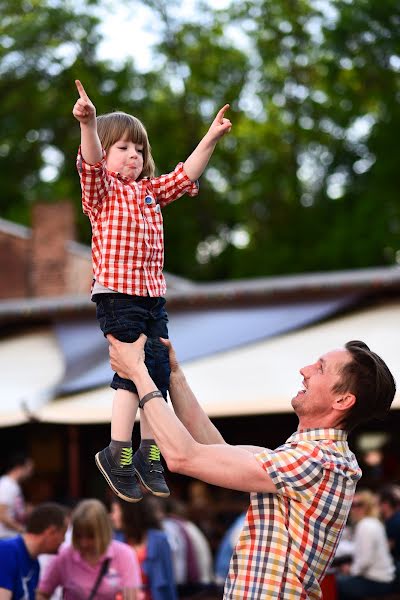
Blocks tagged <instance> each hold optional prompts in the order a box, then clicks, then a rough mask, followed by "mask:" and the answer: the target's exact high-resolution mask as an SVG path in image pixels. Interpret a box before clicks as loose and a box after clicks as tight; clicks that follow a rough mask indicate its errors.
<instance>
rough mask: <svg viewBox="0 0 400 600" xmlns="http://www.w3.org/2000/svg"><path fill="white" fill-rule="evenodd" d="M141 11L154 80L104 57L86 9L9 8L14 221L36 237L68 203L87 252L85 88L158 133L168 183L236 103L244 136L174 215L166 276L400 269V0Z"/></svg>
mask: <svg viewBox="0 0 400 600" xmlns="http://www.w3.org/2000/svg"><path fill="white" fill-rule="evenodd" d="M101 2H102V0H92V2H90V5H91V6H92V7H93V6H96V5H97V4H98V5H100V4H101ZM128 3H129V6H130V7H131V8H132V11H134V10H135V8H136V7H138V6H139V0H130V1H129V0H128ZM143 4H146V5H147V7H149V8H151V9H152V10H153V12H154V22H155V23H157V28H158V29H159V30H160V32H161V33H160V42H159V45H158V46H157V48H156V51H155V60H154V66H153V68H152V69H151V70H150V71H149V72H146V73H142V72H138V71H137V69H136V67H135V64H134V63H133V62H131V61H129V60H126V61H125V62H124V63H123V64H122V65H118V66H117V65H115V64H110V63H107V62H105V61H100V60H99V59H98V57H97V55H96V50H97V48H98V44H99V42H100V37H99V34H98V30H97V25H98V22H97V19H96V18H95V17H94V16H93V11H91V14H88V10H87V7H86V9H84V8H79V9H78V8H77V7H78V6H81V5H79V4H78V3H76V2H73V0H23V1H21V0H19V1H18V2H11V0H8V1H6V0H0V11H1V14H2V19H1V23H0V73H1V78H0V92H1V96H2V104H1V107H0V126H1V132H2V138H1V140H0V170H1V177H2V195H1V198H0V211H1V215H2V216H3V217H5V218H8V219H11V220H15V221H19V222H23V223H28V222H29V215H30V206H31V204H32V203H33V202H36V201H38V200H47V201H49V202H54V201H57V200H59V199H64V198H70V199H72V200H73V201H74V203H75V205H76V214H77V221H78V230H79V237H80V239H81V240H82V241H85V242H88V241H89V239H90V231H89V224H88V221H87V219H86V217H84V216H83V215H82V212H81V208H80V191H79V182H78V177H77V174H76V170H75V156H76V150H77V146H78V143H79V126H78V124H77V123H76V122H75V121H74V119H73V117H72V114H71V110H72V106H73V103H74V101H75V98H76V92H75V86H74V79H76V78H79V79H81V80H82V81H83V82H84V84H85V88H86V90H87V91H88V93H89V95H90V96H91V97H92V99H93V101H94V102H95V104H96V107H97V110H98V113H102V112H107V111H110V110H113V109H121V110H126V111H127V112H131V113H133V114H136V115H137V116H139V118H141V119H142V120H143V122H144V123H145V125H146V127H147V129H148V132H149V137H150V141H151V145H152V149H153V155H154V157H155V160H156V164H157V167H158V172H165V171H167V170H170V169H171V168H173V166H174V165H175V164H176V162H177V161H180V160H185V158H186V157H187V156H188V155H189V154H190V152H191V151H192V150H193V148H194V147H195V145H196V144H197V142H198V141H199V140H200V138H201V137H202V135H204V133H205V132H206V130H207V127H208V124H209V123H210V122H211V120H212V118H213V117H214V115H215V113H216V111H217V110H218V108H219V107H220V106H222V105H223V104H225V103H226V102H229V103H230V105H231V109H230V111H229V116H230V118H231V120H232V122H233V129H232V132H231V134H229V136H226V137H225V138H224V139H223V140H222V141H221V142H220V143H219V144H218V146H217V148H216V150H215V152H214V154H213V156H212V158H211V161H210V165H209V167H208V169H207V171H206V173H205V174H204V175H203V177H202V178H201V182H200V194H199V197H198V198H195V199H190V198H183V199H181V200H179V201H178V202H176V203H174V204H173V205H172V206H170V207H168V208H167V209H166V210H165V211H164V221H165V232H166V268H167V269H168V270H170V271H172V272H174V273H177V274H180V275H183V276H187V277H191V278H195V279H223V278H235V277H244V276H257V275H269V274H279V273H285V272H300V271H312V270H319V271H320V270H328V269H342V268H356V267H365V266H370V265H382V264H389V263H393V262H394V261H395V260H396V258H397V259H398V258H399V248H400V246H399V230H400V202H399V192H398V189H399V181H398V180H399V176H398V170H399V169H398V166H397V137H398V131H399V127H400V108H399V105H400V89H399V71H400V33H399V32H400V27H399V25H400V6H399V3H398V1H397V0H385V2H377V1H376V0H358V1H357V2H350V1H349V0H327V1H326V2H317V1H316V0H296V1H295V0H277V1H275V2H271V1H270V0H251V1H248V2H246V1H244V2H243V1H241V2H238V1H237V0H236V1H233V2H232V4H231V6H230V7H229V9H227V10H223V11H222V10H220V11H217V10H212V9H211V8H210V7H209V5H207V4H201V3H199V5H198V12H197V15H198V18H197V19H196V20H195V21H193V22H186V21H185V20H184V19H183V18H182V17H181V15H180V12H181V11H180V7H181V6H182V4H181V2H180V1H178V0H175V1H173V0H169V1H168V2H167V1H166V0H157V2H156V1H155V0H146V1H145V2H143ZM87 6H88V4H87ZM49 163H50V165H51V163H53V166H55V167H56V168H55V169H53V171H51V169H49ZM396 253H397V256H396Z"/></svg>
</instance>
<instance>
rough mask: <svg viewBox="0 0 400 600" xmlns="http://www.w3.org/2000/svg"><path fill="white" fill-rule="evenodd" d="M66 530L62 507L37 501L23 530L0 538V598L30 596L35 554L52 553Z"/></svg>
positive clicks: (13, 599)
mask: <svg viewBox="0 0 400 600" xmlns="http://www.w3.org/2000/svg"><path fill="white" fill-rule="evenodd" d="M66 530H67V512H66V510H65V509H64V508H63V507H62V506H60V505H58V504H56V503H53V502H48V503H45V504H40V505H39V506H37V507H36V508H35V509H33V511H32V513H31V514H30V516H29V517H28V520H27V524H26V533H23V534H22V535H18V536H16V537H14V538H10V539H7V540H0V600H34V598H35V592H36V587H37V584H38V580H39V570H40V568H39V561H38V556H39V554H55V553H56V552H57V550H58V548H59V546H60V544H61V543H62V541H63V540H64V536H65V532H66Z"/></svg>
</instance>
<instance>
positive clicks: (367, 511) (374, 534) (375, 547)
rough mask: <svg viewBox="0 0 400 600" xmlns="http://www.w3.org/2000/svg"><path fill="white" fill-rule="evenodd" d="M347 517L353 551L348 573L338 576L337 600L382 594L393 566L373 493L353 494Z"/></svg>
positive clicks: (391, 577)
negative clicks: (352, 531)
mask: <svg viewBox="0 0 400 600" xmlns="http://www.w3.org/2000/svg"><path fill="white" fill-rule="evenodd" d="M350 517H351V522H352V523H353V524H354V535H353V544H354V554H353V561H352V563H351V565H350V567H349V573H348V574H346V575H339V576H338V578H337V583H338V592H339V600H356V599H359V600H362V599H363V598H364V597H366V596H374V597H376V596H385V595H386V594H389V593H390V592H391V591H392V588H393V581H394V575H395V569H394V563H393V559H392V557H391V554H390V550H389V543H388V539H387V536H386V532H385V528H384V526H383V523H382V522H381V521H380V520H379V518H378V505H377V500H376V498H375V496H374V494H372V492H370V491H368V490H363V491H360V492H357V493H356V495H355V496H354V500H353V504H352V507H351V511H350Z"/></svg>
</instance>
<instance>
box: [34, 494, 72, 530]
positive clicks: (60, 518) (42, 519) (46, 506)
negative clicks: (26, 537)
mask: <svg viewBox="0 0 400 600" xmlns="http://www.w3.org/2000/svg"><path fill="white" fill-rule="evenodd" d="M67 514H68V513H67V509H66V508H65V507H64V506H62V505H61V504H57V503H56V502H44V503H43V504H39V505H38V506H36V507H35V508H34V509H33V510H32V512H31V514H30V515H29V517H28V519H27V521H26V531H27V533H35V534H38V533H43V531H45V530H46V529H47V528H48V527H51V525H54V526H55V527H57V528H58V529H61V528H62V527H64V525H65V518H66V516H67Z"/></svg>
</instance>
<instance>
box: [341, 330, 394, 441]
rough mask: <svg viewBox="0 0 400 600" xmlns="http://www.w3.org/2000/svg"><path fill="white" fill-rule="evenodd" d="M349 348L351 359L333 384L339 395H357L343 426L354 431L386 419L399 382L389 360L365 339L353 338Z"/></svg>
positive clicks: (348, 344)
mask: <svg viewBox="0 0 400 600" xmlns="http://www.w3.org/2000/svg"><path fill="white" fill-rule="evenodd" d="M345 348H346V350H347V351H348V352H350V354H351V360H350V361H349V362H347V363H346V364H345V365H343V367H342V368H341V370H340V373H339V381H338V382H337V383H336V384H335V385H334V386H333V391H334V392H335V393H338V394H345V393H347V392H349V393H351V394H354V396H355V398H356V401H355V403H354V405H353V406H352V407H351V408H350V410H349V411H348V412H347V413H346V415H345V417H344V419H343V421H342V423H341V424H342V426H343V427H344V429H346V430H347V431H351V430H352V429H354V427H356V426H357V425H359V424H360V423H362V422H364V421H368V420H369V419H383V418H384V417H385V416H386V415H387V413H388V412H389V410H390V406H391V404H392V402H393V398H394V395H395V393H396V383H395V380H394V378H393V375H392V373H391V372H390V371H389V368H388V366H387V365H386V363H385V362H384V361H383V360H382V359H381V358H380V356H378V355H377V354H375V352H372V350H370V349H369V348H368V346H367V344H365V343H364V342H360V341H359V340H353V341H351V342H347V344H346V345H345Z"/></svg>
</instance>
